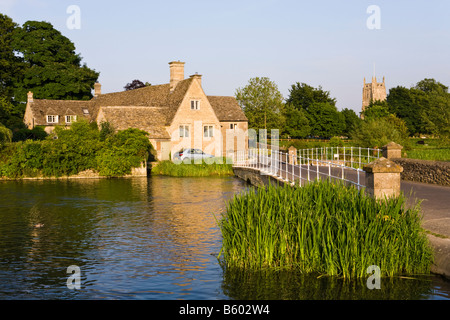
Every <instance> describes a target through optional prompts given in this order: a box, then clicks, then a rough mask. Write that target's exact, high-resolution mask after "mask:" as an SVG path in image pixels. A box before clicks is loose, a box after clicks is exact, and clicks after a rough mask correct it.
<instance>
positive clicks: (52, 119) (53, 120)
mask: <svg viewBox="0 0 450 320" xmlns="http://www.w3.org/2000/svg"><path fill="white" fill-rule="evenodd" d="M47 123H58V116H47Z"/></svg>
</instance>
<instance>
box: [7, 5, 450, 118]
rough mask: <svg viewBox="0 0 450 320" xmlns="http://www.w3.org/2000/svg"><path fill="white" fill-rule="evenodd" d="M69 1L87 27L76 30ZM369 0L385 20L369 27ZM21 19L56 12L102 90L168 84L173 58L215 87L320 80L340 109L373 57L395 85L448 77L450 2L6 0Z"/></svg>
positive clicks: (53, 16)
mask: <svg viewBox="0 0 450 320" xmlns="http://www.w3.org/2000/svg"><path fill="white" fill-rule="evenodd" d="M70 5H77V6H78V7H79V8H80V12H81V15H80V22H81V25H80V28H79V29H72V30H71V29H69V28H68V27H67V20H68V19H69V18H70V16H71V14H69V13H67V8H68V7H69V6H70ZM370 5H376V6H378V7H379V8H380V16H379V18H380V19H379V21H380V28H379V29H369V28H368V27H367V20H368V19H370V18H371V16H372V14H371V13H367V8H368V7H369V6H370ZM0 12H2V13H4V14H7V15H8V16H10V17H11V18H12V19H13V20H14V21H15V22H17V23H19V24H23V23H24V22H25V21H28V20H37V21H48V22H50V23H52V24H53V25H54V27H55V28H56V29H58V30H60V31H61V32H62V33H63V34H64V35H65V36H66V37H68V38H69V39H71V41H72V42H74V43H75V46H76V52H77V53H79V54H80V55H81V56H82V57H83V62H85V63H86V64H87V65H88V67H90V68H92V69H95V70H96V71H99V72H100V73H101V74H100V78H99V81H100V82H101V83H102V91H103V92H104V93H106V92H115V91H121V90H123V86H124V85H125V84H127V83H128V82H131V81H132V80H134V79H139V80H141V81H143V82H146V81H148V82H150V83H152V84H162V83H168V81H169V66H168V62H170V61H173V60H180V61H184V62H186V65H185V76H186V77H187V76H189V75H191V74H194V73H195V72H198V73H199V74H202V75H203V88H204V90H205V92H206V94H208V95H234V93H235V91H236V89H237V88H239V87H243V86H245V85H246V84H247V82H248V80H249V79H250V78H252V77H257V76H258V77H269V78H270V79H271V80H273V81H274V82H276V84H277V85H278V87H279V89H280V91H281V93H282V94H283V96H284V97H287V96H288V94H289V89H290V87H291V85H292V84H294V83H296V82H304V83H307V84H309V85H312V86H314V87H318V86H319V85H321V86H322V87H323V88H324V89H325V90H327V91H330V93H331V96H332V97H335V98H336V99H337V106H338V108H339V109H342V108H350V109H353V110H355V111H356V112H357V113H358V112H359V111H360V109H361V103H362V102H361V101H362V83H363V78H364V77H365V78H366V79H367V80H370V79H371V78H372V74H373V69H374V68H373V66H374V64H375V70H376V76H377V78H378V79H379V80H381V79H382V77H383V76H385V77H386V86H387V89H388V90H389V88H392V87H396V86H398V85H402V86H406V87H410V86H411V85H414V84H415V83H417V82H418V81H420V80H422V79H424V78H434V79H436V80H438V81H440V82H442V83H444V84H446V85H450V59H449V56H450V55H449V53H450V50H449V49H450V19H449V18H448V17H449V13H450V1H448V0H432V1H423V0H421V1H414V0H409V1H404V0H396V1H392V0H391V1H381V0H371V1H365V0H348V1H331V0H327V1H325V0H319V1H281V0H280V1H273V0H259V1H256V0H240V1H235V0H227V1H215V0H190V1H179V0H172V1H124V0H121V1H114V0H113V1H101V0H90V1H85V0H69V1H66V0H0Z"/></svg>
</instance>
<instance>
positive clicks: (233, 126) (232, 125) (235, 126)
mask: <svg viewBox="0 0 450 320" xmlns="http://www.w3.org/2000/svg"><path fill="white" fill-rule="evenodd" d="M237 126H238V125H237V123H230V129H231V130H236V129H237Z"/></svg>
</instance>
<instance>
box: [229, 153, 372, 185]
mask: <svg viewBox="0 0 450 320" xmlns="http://www.w3.org/2000/svg"><path fill="white" fill-rule="evenodd" d="M380 155H381V150H380V149H370V148H356V147H323V148H314V149H302V150H298V151H297V150H291V151H289V152H283V151H280V150H277V149H274V148H271V149H268V148H261V147H259V148H250V149H247V150H241V151H236V152H234V153H233V166H234V167H244V168H253V169H256V170H259V171H260V174H262V175H272V176H275V177H277V178H279V179H282V180H284V181H288V182H290V183H291V184H299V185H303V184H304V183H306V182H309V181H313V180H316V179H324V178H325V179H330V180H331V179H335V180H342V181H345V182H347V183H350V184H353V185H355V186H356V187H358V189H360V188H363V187H365V172H364V171H363V166H364V165H365V164H368V163H370V162H372V161H374V160H376V159H378V158H379V157H380Z"/></svg>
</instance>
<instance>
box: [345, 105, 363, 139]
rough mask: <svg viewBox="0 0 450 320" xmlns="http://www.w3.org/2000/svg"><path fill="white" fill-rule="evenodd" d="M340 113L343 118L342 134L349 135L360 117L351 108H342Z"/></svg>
mask: <svg viewBox="0 0 450 320" xmlns="http://www.w3.org/2000/svg"><path fill="white" fill-rule="evenodd" d="M341 115H342V117H343V119H344V128H343V130H342V135H344V136H347V137H351V134H352V132H353V131H354V130H355V129H356V128H357V127H358V125H359V123H360V122H361V119H360V118H359V117H358V115H357V114H356V112H355V111H354V110H352V109H347V108H345V109H343V110H342V111H341Z"/></svg>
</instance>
